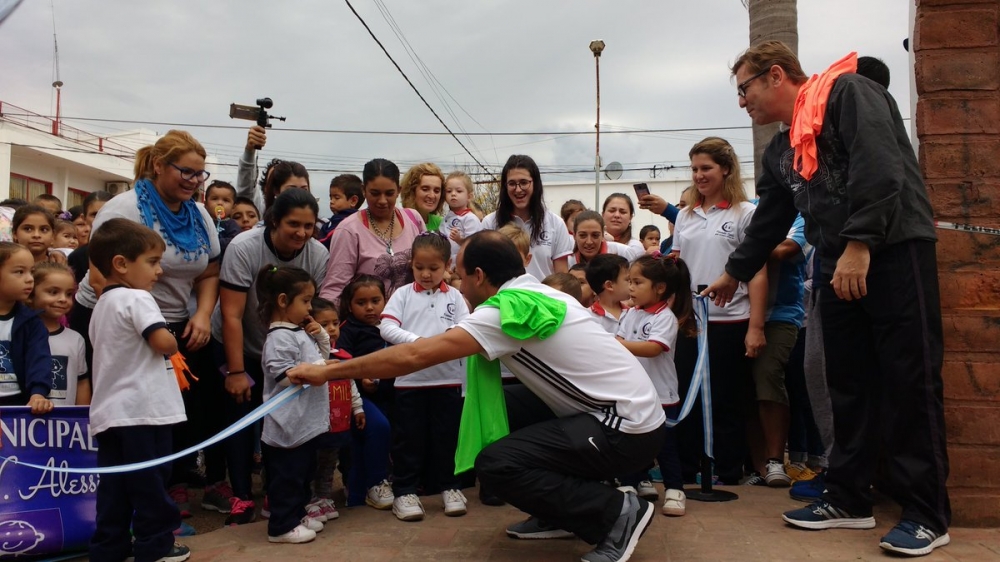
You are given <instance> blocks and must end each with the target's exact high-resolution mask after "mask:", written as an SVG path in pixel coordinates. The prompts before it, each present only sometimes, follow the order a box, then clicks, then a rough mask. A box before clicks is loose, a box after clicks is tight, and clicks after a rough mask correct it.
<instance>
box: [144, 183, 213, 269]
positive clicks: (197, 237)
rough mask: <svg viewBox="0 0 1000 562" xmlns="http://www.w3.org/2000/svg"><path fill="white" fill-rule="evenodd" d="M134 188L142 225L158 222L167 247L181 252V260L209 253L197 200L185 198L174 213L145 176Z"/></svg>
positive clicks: (208, 242)
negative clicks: (178, 209) (178, 210)
mask: <svg viewBox="0 0 1000 562" xmlns="http://www.w3.org/2000/svg"><path fill="white" fill-rule="evenodd" d="M134 189H135V195H136V199H137V200H138V207H139V216H140V217H141V218H142V224H144V225H146V226H148V227H149V228H153V223H154V222H158V223H160V234H161V235H162V236H163V240H164V241H165V242H166V243H167V246H173V247H174V251H175V252H177V253H179V254H183V255H184V260H185V261H196V260H197V259H198V258H199V257H201V255H202V254H208V253H209V251H210V250H211V242H210V239H209V237H208V229H206V228H205V219H204V218H202V216H201V212H200V211H199V210H198V204H197V203H195V202H194V201H191V200H187V201H185V202H183V203H181V210H180V212H177V213H175V212H173V211H171V210H170V209H168V208H167V206H166V204H164V203H163V199H160V194H159V193H157V191H156V188H155V187H154V186H153V182H151V181H149V180H148V179H142V180H139V181H138V182H136V184H135V188H134Z"/></svg>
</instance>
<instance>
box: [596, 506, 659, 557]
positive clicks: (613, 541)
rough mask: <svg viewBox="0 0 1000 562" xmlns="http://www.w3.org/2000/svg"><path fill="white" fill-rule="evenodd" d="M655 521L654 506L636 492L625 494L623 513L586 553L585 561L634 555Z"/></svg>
mask: <svg viewBox="0 0 1000 562" xmlns="http://www.w3.org/2000/svg"><path fill="white" fill-rule="evenodd" d="M652 522H653V506H652V504H650V503H649V502H648V501H646V500H644V499H642V498H640V497H639V496H637V495H635V494H625V501H624V502H623V504H622V511H621V515H619V516H618V520H617V521H615V524H614V525H613V526H612V527H611V531H610V532H608V535H607V536H606V537H604V539H603V540H602V541H601V542H600V543H598V544H597V546H596V547H595V548H594V550H591V551H590V552H588V553H587V554H584V555H583V556H582V557H581V558H580V560H582V561H583V562H625V561H626V560H628V559H629V558H631V557H632V552H634V551H635V547H636V545H638V544H639V539H640V538H641V537H642V535H643V533H645V532H646V529H648V528H649V524H650V523H652Z"/></svg>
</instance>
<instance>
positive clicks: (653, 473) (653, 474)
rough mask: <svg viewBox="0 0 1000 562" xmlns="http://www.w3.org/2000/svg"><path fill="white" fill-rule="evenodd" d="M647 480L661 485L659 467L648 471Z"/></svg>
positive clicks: (661, 477) (661, 479)
mask: <svg viewBox="0 0 1000 562" xmlns="http://www.w3.org/2000/svg"><path fill="white" fill-rule="evenodd" d="M649 479H650V480H652V481H653V482H659V483H660V484H663V473H661V472H660V467H659V466H654V467H653V468H651V469H649Z"/></svg>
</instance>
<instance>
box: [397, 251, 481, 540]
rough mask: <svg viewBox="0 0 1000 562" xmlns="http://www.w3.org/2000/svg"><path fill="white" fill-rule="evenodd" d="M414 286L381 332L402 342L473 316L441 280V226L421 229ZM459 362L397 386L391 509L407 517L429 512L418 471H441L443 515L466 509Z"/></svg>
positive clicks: (445, 262)
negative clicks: (460, 462)
mask: <svg viewBox="0 0 1000 562" xmlns="http://www.w3.org/2000/svg"><path fill="white" fill-rule="evenodd" d="M410 255H411V256H413V257H412V260H413V278H414V279H415V281H414V283H413V285H412V286H411V287H403V288H400V289H399V290H398V291H396V292H395V293H393V294H392V296H391V297H390V298H389V302H388V303H386V305H385V310H383V311H382V321H381V322H380V323H379V331H380V332H381V333H382V338H383V339H385V341H386V342H388V343H390V344H403V343H410V342H413V341H416V340H418V339H420V338H422V337H430V336H436V335H438V334H443V333H444V332H446V331H447V330H450V329H451V328H453V327H454V326H455V325H456V324H458V323H459V322H460V321H462V320H463V319H464V318H465V317H466V316H468V315H469V309H468V306H467V305H466V304H465V299H464V298H463V297H462V295H461V293H459V292H458V291H457V290H455V289H454V288H451V287H449V286H448V285H447V284H446V283H445V282H444V274H445V272H446V271H447V270H448V269H449V268H450V267H451V263H450V262H451V245H450V243H449V242H448V239H447V238H445V237H444V236H443V235H441V234H439V233H437V232H424V233H423V234H421V235H420V236H417V239H416V240H414V241H413V247H412V249H411V252H410ZM464 382H465V367H464V364H463V362H462V361H448V362H446V363H442V364H440V365H435V366H433V367H428V368H426V369H424V370H421V371H417V372H415V373H412V374H409V375H406V376H404V377H399V378H398V379H396V385H395V407H396V418H395V420H394V421H393V426H392V430H393V434H394V438H393V440H392V442H393V447H392V461H393V463H392V488H393V494H394V495H395V500H394V501H393V504H392V512H393V513H394V514H395V515H396V517H397V518H399V519H400V520H402V521H419V520H420V519H423V518H424V509H423V505H422V504H421V503H420V499H419V498H417V487H418V485H419V483H420V477H421V474H423V473H425V472H426V470H425V469H426V467H427V466H433V467H434V468H436V469H437V471H438V474H437V475H436V476H437V479H438V481H439V482H440V485H441V488H442V489H443V491H442V492H441V499H442V503H443V504H444V514H445V515H449V516H459V515H465V511H466V499H465V496H464V495H462V492H461V491H460V490H459V488H461V480H460V479H459V478H458V477H456V476H455V448H456V447H457V445H458V424H459V421H460V420H461V417H462V384H463V383H464Z"/></svg>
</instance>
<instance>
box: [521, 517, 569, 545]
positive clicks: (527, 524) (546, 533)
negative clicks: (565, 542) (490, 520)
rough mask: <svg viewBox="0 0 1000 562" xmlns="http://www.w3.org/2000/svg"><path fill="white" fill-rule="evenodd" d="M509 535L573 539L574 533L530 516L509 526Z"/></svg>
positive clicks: (524, 537) (531, 537)
mask: <svg viewBox="0 0 1000 562" xmlns="http://www.w3.org/2000/svg"><path fill="white" fill-rule="evenodd" d="M507 536H508V537H511V538H514V539H529V540H530V539H571V538H573V537H575V536H576V535H574V534H573V533H571V532H569V531H565V530H563V529H560V528H558V527H555V526H553V525H549V524H548V523H546V522H544V521H542V520H541V519H538V518H536V517H528V518H527V519H525V520H524V521H521V522H520V523H514V524H513V525H511V526H510V527H507Z"/></svg>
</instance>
